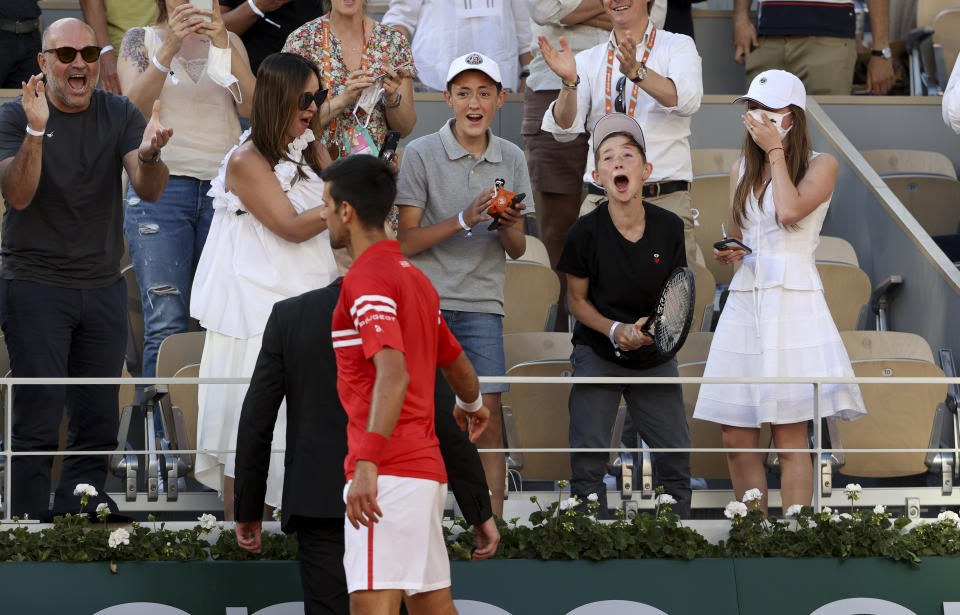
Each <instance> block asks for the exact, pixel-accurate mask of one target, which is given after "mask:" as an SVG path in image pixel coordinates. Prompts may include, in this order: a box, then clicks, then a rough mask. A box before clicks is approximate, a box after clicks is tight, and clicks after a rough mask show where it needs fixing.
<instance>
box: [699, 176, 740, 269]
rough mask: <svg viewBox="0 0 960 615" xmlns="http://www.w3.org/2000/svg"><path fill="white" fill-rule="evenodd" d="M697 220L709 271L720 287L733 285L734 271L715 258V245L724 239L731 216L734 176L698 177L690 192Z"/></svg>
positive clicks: (702, 249) (701, 246) (701, 244)
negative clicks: (731, 189)
mask: <svg viewBox="0 0 960 615" xmlns="http://www.w3.org/2000/svg"><path fill="white" fill-rule="evenodd" d="M690 198H691V200H692V201H693V208H694V209H696V210H697V211H698V212H700V213H699V215H698V216H697V223H698V227H697V244H698V245H699V246H700V250H701V251H703V258H704V260H705V261H706V264H707V269H709V270H710V273H712V274H713V278H714V280H715V281H716V283H717V284H729V283H730V280H731V279H732V278H733V267H730V266H728V265H721V264H720V263H718V262H717V260H716V259H715V258H713V244H714V242H716V241H719V240H720V239H722V238H723V235H722V233H721V231H720V225H721V224H726V223H727V218H728V217H729V214H730V175H729V173H728V174H726V175H710V176H706V177H694V178H693V185H692V187H691V189H690Z"/></svg>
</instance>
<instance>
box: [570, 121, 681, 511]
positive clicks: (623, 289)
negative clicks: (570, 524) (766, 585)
mask: <svg viewBox="0 0 960 615" xmlns="http://www.w3.org/2000/svg"><path fill="white" fill-rule="evenodd" d="M593 138H594V143H595V145H594V157H595V158H596V167H597V170H596V171H594V172H593V177H594V181H596V182H597V183H599V184H600V185H602V186H603V187H604V188H605V189H606V191H607V197H608V201H606V202H602V203H600V205H599V206H598V207H597V209H595V210H594V211H592V212H591V213H589V214H587V215H585V216H583V217H582V218H580V219H579V220H577V222H576V223H575V224H574V225H573V226H572V227H571V228H570V232H569V233H568V234H567V239H566V242H565V244H564V247H563V254H562V255H561V256H560V262H559V264H558V266H557V268H558V269H559V270H560V271H563V272H564V273H566V275H567V301H568V303H569V308H570V313H571V314H573V316H574V317H575V318H576V319H577V324H576V327H575V328H574V330H573V343H574V350H573V364H574V374H573V375H574V376H611V377H637V376H651V377H663V376H677V375H678V374H677V361H676V358H674V357H673V356H664V355H661V354H659V353H658V352H657V350H656V347H655V346H654V345H653V340H652V339H651V338H650V337H649V336H647V335H645V334H643V333H642V332H641V331H640V328H641V326H642V325H643V323H644V322H646V320H647V317H648V316H649V315H650V313H651V312H652V311H653V308H654V301H655V300H656V297H657V291H658V290H659V289H660V287H661V286H662V285H663V283H664V282H665V281H666V279H667V277H668V276H669V275H670V273H671V272H673V270H674V269H676V268H677V267H685V266H686V264H687V260H686V255H685V252H684V244H683V222H682V221H681V220H680V218H679V217H677V216H676V215H675V214H673V213H671V212H669V211H667V210H665V209H662V208H660V207H657V206H656V205H653V204H650V203H645V202H643V200H642V197H641V193H642V188H643V182H644V180H645V179H646V178H647V177H649V176H650V172H651V171H652V170H653V166H652V165H651V164H650V163H648V162H647V161H646V152H645V148H644V139H643V132H642V131H641V130H640V125H639V124H637V122H636V120H634V119H633V118H632V117H630V116H628V115H625V114H622V113H611V114H608V115H606V116H604V117H603V118H601V119H600V120H598V121H597V124H596V127H595V128H594V131H593ZM621 396H623V398H624V399H625V400H626V402H627V408H628V409H629V412H630V418H631V419H632V420H633V423H634V424H635V425H636V426H637V427H638V429H639V431H640V434H641V436H642V437H643V439H644V441H645V442H646V443H647V444H648V445H649V446H651V447H653V448H661V447H662V448H687V447H689V446H690V430H689V427H688V426H687V421H686V417H685V411H684V406H683V396H682V393H681V387H680V385H679V384H645V385H641V384H575V385H574V386H573V389H572V390H571V392H570V446H571V447H573V448H606V447H608V446H609V442H610V431H611V429H612V427H613V423H614V420H615V418H616V415H617V408H618V407H619V404H620V397H621ZM607 458H608V454H607V453H572V454H571V455H570V465H571V468H572V470H573V476H572V478H571V484H570V489H571V492H572V494H573V495H576V496H578V497H579V498H580V499H581V500H583V501H584V502H585V501H586V499H587V496H589V495H590V494H592V493H595V494H597V496H599V498H600V502H601V504H603V503H605V502H606V499H605V496H606V489H605V487H604V483H603V476H604V473H605V471H606V462H607ZM652 459H653V473H654V480H655V482H656V484H658V485H662V486H663V487H664V489H665V490H666V492H667V493H668V494H670V495H671V496H673V497H674V498H675V499H676V500H677V503H676V504H675V505H674V507H673V509H674V511H675V512H676V513H677V514H678V515H680V516H681V517H687V516H689V514H690V455H689V453H653V455H652ZM601 510H602V512H605V506H604V507H603V508H602V509H601Z"/></svg>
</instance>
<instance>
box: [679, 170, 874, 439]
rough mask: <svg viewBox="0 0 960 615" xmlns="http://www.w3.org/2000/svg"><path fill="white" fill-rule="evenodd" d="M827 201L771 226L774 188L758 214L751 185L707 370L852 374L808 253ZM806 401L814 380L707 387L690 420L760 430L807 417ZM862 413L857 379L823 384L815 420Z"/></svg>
mask: <svg viewBox="0 0 960 615" xmlns="http://www.w3.org/2000/svg"><path fill="white" fill-rule="evenodd" d="M815 156H817V154H816V153H814V154H812V156H811V160H812V159H813V157H815ZM740 173H741V177H742V176H743V169H742V167H741V171H740ZM829 206H830V199H829V198H828V199H827V200H826V201H824V202H823V203H821V204H820V205H818V206H817V208H816V209H815V210H813V211H812V212H811V213H810V214H809V215H808V216H807V217H806V218H804V219H803V220H801V221H800V222H799V223H798V226H799V228H798V229H797V230H792V229H786V228H783V227H781V226H779V225H778V224H777V221H776V217H775V214H776V209H775V206H774V202H773V190H772V189H770V188H769V187H768V189H767V190H766V191H765V192H764V194H763V209H762V210H761V209H760V207H759V203H758V201H757V198H756V197H755V196H754V193H753V190H750V194H749V197H748V201H747V211H746V222H745V223H744V228H743V229H742V230H743V242H744V243H745V244H747V245H748V246H750V248H752V249H753V253H752V254H750V255H748V256H746V257H745V258H744V259H743V265H742V266H741V267H740V269H739V270H738V271H737V273H736V274H735V275H734V276H733V280H732V281H731V283H730V294H729V295H728V298H727V302H726V305H725V306H724V308H723V312H722V313H721V314H720V321H719V322H718V323H717V330H716V332H715V333H714V335H713V343H712V345H711V346H710V354H709V356H708V358H707V365H706V368H705V370H704V374H703V375H704V376H708V377H742V378H745V377H763V376H771V377H813V376H830V377H849V376H853V368H852V367H851V366H850V359H849V357H848V356H847V351H846V349H845V348H844V346H843V342H842V340H841V339H840V334H839V333H838V332H837V327H836V325H835V324H834V322H833V318H832V317H831V315H830V310H829V309H828V308H827V302H826V300H825V299H824V297H823V284H822V283H821V281H820V275H819V274H818V273H817V268H816V263H815V259H814V251H815V250H816V248H817V245H818V244H819V243H820V229H821V228H822V227H823V220H824V218H825V217H826V215H827V209H828V208H829ZM813 406H814V399H813V385H812V384H704V385H702V386H701V387H700V396H699V398H698V399H697V405H696V408H695V409H694V413H693V416H694V418H697V419H702V420H706V421H712V422H715V423H721V424H724V425H732V426H737V427H759V426H760V425H761V424H762V423H773V424H787V423H799V422H802V421H807V420H810V419H812V418H813ZM865 413H866V408H865V407H864V404H863V398H862V396H861V395H860V387H858V386H857V385H855V384H840V385H825V386H824V387H823V388H822V404H821V414H822V416H824V417H828V416H835V417H838V418H840V419H843V420H853V419H856V418H858V417H860V416H862V415H863V414H865Z"/></svg>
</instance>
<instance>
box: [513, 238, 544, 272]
mask: <svg viewBox="0 0 960 615" xmlns="http://www.w3.org/2000/svg"><path fill="white" fill-rule="evenodd" d="M526 245H527V248H526V250H525V251H524V253H523V254H521V255H520V258H517V259H511V258H509V257H508V260H518V261H529V262H531V263H537V264H538V265H543V266H544V267H549V266H550V255H549V254H547V246H545V245H543V242H542V241H540V240H539V239H538V238H536V237H534V236H533V235H527V236H526Z"/></svg>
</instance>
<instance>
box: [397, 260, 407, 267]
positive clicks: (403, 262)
mask: <svg viewBox="0 0 960 615" xmlns="http://www.w3.org/2000/svg"><path fill="white" fill-rule="evenodd" d="M397 262H398V263H400V266H401V267H409V266H410V261H397Z"/></svg>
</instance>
